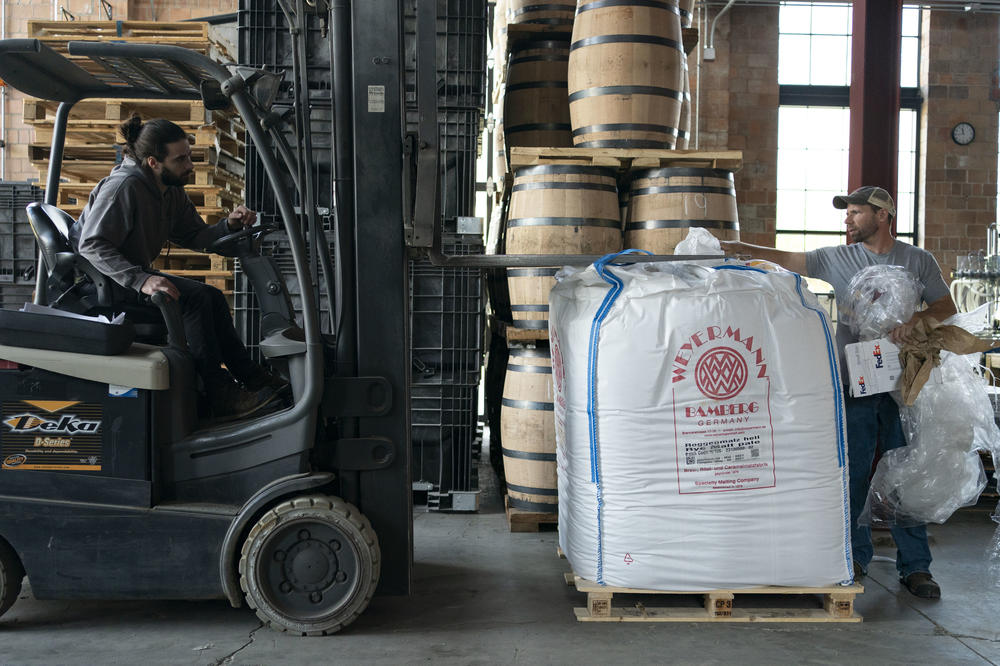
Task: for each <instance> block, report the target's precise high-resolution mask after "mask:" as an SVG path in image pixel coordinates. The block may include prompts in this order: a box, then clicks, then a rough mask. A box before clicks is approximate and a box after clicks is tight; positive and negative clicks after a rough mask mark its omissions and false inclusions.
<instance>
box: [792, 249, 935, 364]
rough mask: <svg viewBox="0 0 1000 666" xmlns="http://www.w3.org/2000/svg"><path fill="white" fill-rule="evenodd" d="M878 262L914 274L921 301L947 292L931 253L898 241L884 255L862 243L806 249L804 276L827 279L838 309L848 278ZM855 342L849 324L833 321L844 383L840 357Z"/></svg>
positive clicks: (932, 299)
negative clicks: (835, 325) (919, 286)
mask: <svg viewBox="0 0 1000 666" xmlns="http://www.w3.org/2000/svg"><path fill="white" fill-rule="evenodd" d="M878 264H882V265H886V266H902V267H903V268H905V269H906V270H908V271H909V272H910V273H912V274H913V275H915V276H916V278H917V279H918V280H919V281H920V284H922V285H923V287H924V290H923V292H922V293H921V299H922V300H923V302H924V303H927V304H929V303H933V302H934V301H936V300H938V299H939V298H942V297H944V296H947V295H949V293H950V292H949V291H948V285H947V284H945V281H944V278H943V277H942V276H941V267H940V266H938V263H937V261H936V260H935V259H934V255H932V254H931V253H930V252H928V251H927V250H924V249H921V248H919V247H914V246H912V245H910V244H909V243H904V242H902V241H898V240H897V241H896V244H895V245H893V246H892V249H891V250H889V251H888V252H887V253H885V254H876V253H874V252H872V251H871V250H869V249H868V248H867V247H865V244H864V243H852V244H851V245H834V246H830V247H821V248H819V249H818V250H812V251H811V252H806V275H808V276H809V277H814V278H819V279H820V280H824V281H826V282H829V283H830V284H831V285H832V286H833V291H834V293H835V295H836V298H837V306H838V308H839V307H841V304H842V303H846V302H848V298H849V295H848V290H847V286H848V285H849V284H850V282H851V278H853V277H854V276H855V275H857V274H858V272H859V271H860V270H861V269H863V268H867V267H868V266H875V265H878ZM857 341H858V338H857V336H856V335H854V333H852V332H851V329H850V327H849V326H847V325H846V324H843V323H838V324H837V347H838V349H839V350H840V367H841V371H842V374H843V377H844V381H845V382H847V364H846V362H845V360H844V346H845V345H848V344H851V343H852V342H857Z"/></svg>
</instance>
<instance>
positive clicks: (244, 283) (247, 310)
mask: <svg viewBox="0 0 1000 666" xmlns="http://www.w3.org/2000/svg"><path fill="white" fill-rule="evenodd" d="M267 218H268V216H267V215H265V216H263V220H264V221H267ZM325 235H326V241H327V251H328V252H329V253H330V261H331V263H333V257H334V244H333V241H332V233H331V232H326V234H325ZM282 236H283V234H281V233H275V234H272V235H270V236H268V237H267V239H265V240H263V241H261V243H260V250H261V254H263V255H266V256H269V257H271V260H272V261H274V263H275V265H276V267H277V269H278V272H279V274H280V275H281V276H282V278H283V279H284V282H285V287H286V288H287V289H288V293H289V296H290V297H291V300H292V307H293V308H294V310H295V315H296V318H299V319H300V318H301V315H302V297H301V294H302V288H301V286H300V284H299V281H298V278H297V277H296V276H295V264H294V262H293V260H292V250H291V245H290V244H289V242H288V240H287V237H285V238H282ZM233 277H234V280H233V322H234V324H235V326H236V331H237V332H238V333H239V334H240V337H241V338H242V339H243V341H244V343H245V344H246V346H247V349H248V350H250V353H251V354H252V355H254V356H255V357H257V358H258V359H259V352H258V346H259V345H258V343H259V341H260V306H259V305H258V303H257V297H256V296H255V295H254V291H253V287H252V285H251V284H250V280H249V278H247V275H246V273H244V272H243V271H242V270H241V269H240V266H239V263H238V262H237V264H236V267H235V269H234V271H233ZM314 292H319V299H320V307H319V325H320V331H322V332H324V333H328V332H330V331H332V328H331V327H332V324H333V321H332V308H331V304H330V298H329V295H328V294H327V292H326V287H325V281H324V278H323V272H322V267H320V268H319V284H318V285H317V286H316V287H315V288H314Z"/></svg>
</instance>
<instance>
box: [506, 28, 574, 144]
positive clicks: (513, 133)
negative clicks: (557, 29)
mask: <svg viewBox="0 0 1000 666" xmlns="http://www.w3.org/2000/svg"><path fill="white" fill-rule="evenodd" d="M568 63H569V42H565V41H555V40H543V41H523V42H519V43H517V44H515V45H514V46H513V47H512V50H511V54H510V61H509V64H508V70H507V87H506V89H505V91H504V112H503V117H504V122H505V127H504V137H505V139H506V141H507V145H508V146H552V147H567V146H572V145H573V134H572V130H573V128H572V126H571V125H570V122H569V100H568V98H567V92H566V68H567V65H568Z"/></svg>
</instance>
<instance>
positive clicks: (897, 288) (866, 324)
mask: <svg viewBox="0 0 1000 666" xmlns="http://www.w3.org/2000/svg"><path fill="white" fill-rule="evenodd" d="M849 289H850V293H851V297H850V303H849V305H848V313H847V317H848V323H849V325H850V326H851V329H852V330H853V331H854V332H855V333H856V334H857V335H858V336H859V337H860V338H861V339H867V340H872V339H876V338H881V337H885V336H886V335H888V333H889V331H891V330H892V329H893V328H895V327H896V326H898V325H900V324H902V323H904V322H906V321H909V319H910V318H911V317H912V316H913V313H914V312H915V311H916V309H917V307H918V305H919V302H920V292H921V289H920V284H919V282H918V281H917V280H916V279H915V278H914V277H913V275H912V274H911V273H910V272H909V271H907V270H905V269H904V268H902V267H900V266H871V267H869V268H866V269H864V270H862V271H860V272H859V273H858V275H856V276H855V277H854V279H852V280H851V283H850V285H849ZM947 323H948V324H956V323H960V322H959V321H958V320H956V319H950V320H948V322H947ZM940 358H941V365H940V366H939V368H938V372H939V373H940V377H932V379H931V380H930V381H928V382H927V383H926V384H925V385H924V387H923V389H922V390H921V391H920V393H919V394H918V395H917V397H916V400H915V401H914V402H913V404H912V405H911V406H906V405H904V404H903V401H902V398H901V395H900V393H899V392H898V391H896V392H893V393H892V397H893V399H895V400H896V403H897V404H898V405H899V415H900V420H901V421H902V425H903V433H904V435H905V437H906V441H907V446H905V447H901V448H898V449H894V450H892V451H888V452H885V453H884V454H883V456H882V458H881V459H880V460H879V463H878V466H877V467H876V470H875V475H874V477H873V478H872V483H871V489H870V491H869V493H868V499H867V502H866V503H865V507H864V509H863V510H862V513H861V516H860V518H859V519H858V522H859V523H860V524H862V525H873V526H893V525H895V526H899V527H910V526H914V525H923V524H925V523H943V522H944V521H946V520H947V519H948V518H949V517H950V516H951V514H952V513H954V512H955V511H956V510H957V509H958V508H959V507H962V506H966V505H969V504H972V503H975V502H976V500H977V498H978V497H979V494H980V493H981V492H982V490H983V488H984V487H985V485H986V473H985V471H984V470H983V464H982V460H981V459H980V457H979V454H978V453H977V450H978V449H987V450H993V451H994V452H1000V430H998V429H997V426H996V424H995V423H994V421H993V406H992V403H991V402H990V399H989V396H988V395H987V394H986V388H985V384H984V382H983V379H982V378H980V377H978V376H977V375H976V374H975V372H974V371H973V368H972V365H971V364H970V362H969V360H968V359H967V358H966V357H964V356H959V355H956V354H952V353H950V352H947V351H942V352H941V356H940ZM935 374H938V373H935ZM938 379H940V381H938Z"/></svg>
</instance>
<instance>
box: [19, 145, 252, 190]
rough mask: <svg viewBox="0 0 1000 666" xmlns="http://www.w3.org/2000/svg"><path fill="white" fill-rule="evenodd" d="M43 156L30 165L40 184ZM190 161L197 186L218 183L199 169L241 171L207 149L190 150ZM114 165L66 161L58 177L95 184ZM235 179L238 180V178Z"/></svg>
mask: <svg viewBox="0 0 1000 666" xmlns="http://www.w3.org/2000/svg"><path fill="white" fill-rule="evenodd" d="M108 152H111V151H108ZM37 154H38V153H36V155H37ZM44 154H45V158H43V159H32V160H31V165H32V166H33V167H35V168H36V169H38V174H39V178H40V179H41V180H42V182H45V180H46V178H47V174H48V172H49V162H48V151H46V152H45V153H44ZM192 159H194V161H195V164H194V168H195V171H194V177H195V183H196V184H199V185H209V184H218V182H219V181H218V179H211V178H209V176H208V175H207V173H203V175H201V176H199V169H201V171H203V172H205V171H207V170H211V169H222V170H224V171H227V172H229V173H231V174H232V173H234V172H239V171H242V169H243V164H242V163H241V162H236V161H235V160H233V159H231V158H229V157H226V156H221V155H219V154H218V153H217V152H215V151H212V150H208V149H206V150H204V151H201V150H197V149H192ZM211 160H217V162H212V161H211ZM116 163H117V160H116V159H115V158H113V157H106V158H104V159H68V160H65V161H63V163H62V169H61V171H60V176H61V177H62V178H66V179H67V180H70V181H73V182H74V183H96V182H97V181H99V180H101V179H102V178H104V177H105V176H107V175H108V174H109V173H110V172H111V168H112V167H114V165H115V164H116ZM234 177H235V176H234ZM236 178H237V179H238V177H236ZM241 189H242V188H241Z"/></svg>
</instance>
